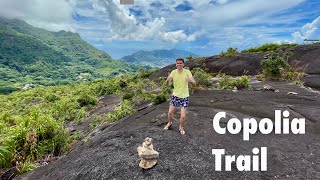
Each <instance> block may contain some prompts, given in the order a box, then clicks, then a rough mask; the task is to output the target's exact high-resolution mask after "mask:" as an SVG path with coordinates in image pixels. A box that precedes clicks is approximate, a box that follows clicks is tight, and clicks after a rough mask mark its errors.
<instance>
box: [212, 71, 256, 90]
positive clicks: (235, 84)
mask: <svg viewBox="0 0 320 180" xmlns="http://www.w3.org/2000/svg"><path fill="white" fill-rule="evenodd" d="M221 78H222V79H220V80H219V81H218V88H219V89H231V90H232V89H235V88H236V89H248V88H249V87H250V79H249V77H248V76H240V77H238V78H236V79H233V78H232V77H231V76H228V75H226V74H222V75H221Z"/></svg>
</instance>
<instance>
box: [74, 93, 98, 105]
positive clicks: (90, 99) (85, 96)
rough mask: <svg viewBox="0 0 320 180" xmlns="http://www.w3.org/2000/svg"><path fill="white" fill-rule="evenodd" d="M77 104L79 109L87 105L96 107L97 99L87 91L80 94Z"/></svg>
mask: <svg viewBox="0 0 320 180" xmlns="http://www.w3.org/2000/svg"><path fill="white" fill-rule="evenodd" d="M77 102H78V103H79V105H80V106H81V107H84V106H88V105H96V104H97V99H96V98H95V97H94V96H92V95H90V92H89V91H86V92H82V93H80V95H79V97H78V99H77Z"/></svg>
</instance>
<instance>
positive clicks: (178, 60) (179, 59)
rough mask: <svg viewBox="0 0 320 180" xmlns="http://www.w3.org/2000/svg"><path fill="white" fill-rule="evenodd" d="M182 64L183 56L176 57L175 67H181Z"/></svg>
mask: <svg viewBox="0 0 320 180" xmlns="http://www.w3.org/2000/svg"><path fill="white" fill-rule="evenodd" d="M183 66H184V60H183V58H178V59H176V67H177V69H180V70H181V69H183Z"/></svg>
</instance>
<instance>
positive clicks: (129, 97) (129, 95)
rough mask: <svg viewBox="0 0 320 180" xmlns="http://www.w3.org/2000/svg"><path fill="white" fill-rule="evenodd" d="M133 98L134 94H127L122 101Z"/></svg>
mask: <svg viewBox="0 0 320 180" xmlns="http://www.w3.org/2000/svg"><path fill="white" fill-rule="evenodd" d="M133 96H134V93H126V94H124V95H123V97H122V100H125V99H127V100H131V99H132V98H133Z"/></svg>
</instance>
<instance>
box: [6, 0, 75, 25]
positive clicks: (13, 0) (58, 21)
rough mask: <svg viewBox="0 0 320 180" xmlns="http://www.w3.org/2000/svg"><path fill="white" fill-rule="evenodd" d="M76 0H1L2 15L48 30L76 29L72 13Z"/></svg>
mask: <svg viewBox="0 0 320 180" xmlns="http://www.w3.org/2000/svg"><path fill="white" fill-rule="evenodd" d="M74 5H75V0H59V1H57V0H45V1H43V0H23V1H21V0H10V1H9V0H8V1H3V0H2V1H0V16H1V17H5V18H10V19H12V18H18V19H22V20H25V21H27V22H28V23H30V24H32V25H34V26H37V27H41V28H45V29H48V30H53V31H58V30H69V31H72V30H74V29H73V28H72V26H71V24H72V13H73V8H74Z"/></svg>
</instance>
